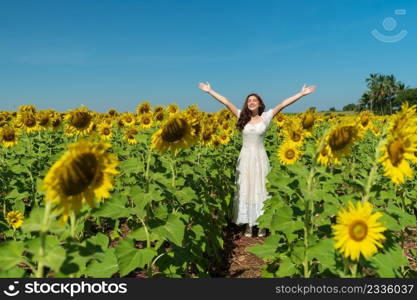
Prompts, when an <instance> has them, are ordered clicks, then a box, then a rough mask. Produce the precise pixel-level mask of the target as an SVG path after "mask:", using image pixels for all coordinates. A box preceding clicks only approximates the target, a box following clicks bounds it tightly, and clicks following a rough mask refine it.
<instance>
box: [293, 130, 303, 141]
mask: <svg viewBox="0 0 417 300" xmlns="http://www.w3.org/2000/svg"><path fill="white" fill-rule="evenodd" d="M291 139H292V140H293V141H294V142H299V141H300V140H301V135H299V134H298V133H296V132H293V133H292V136H291Z"/></svg>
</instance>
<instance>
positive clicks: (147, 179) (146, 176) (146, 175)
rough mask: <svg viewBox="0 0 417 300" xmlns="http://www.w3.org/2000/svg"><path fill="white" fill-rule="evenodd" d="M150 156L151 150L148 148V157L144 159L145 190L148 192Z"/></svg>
mask: <svg viewBox="0 0 417 300" xmlns="http://www.w3.org/2000/svg"><path fill="white" fill-rule="evenodd" d="M151 157H152V150H151V149H150V148H149V149H148V158H147V160H146V171H145V180H146V192H149V169H150V163H151Z"/></svg>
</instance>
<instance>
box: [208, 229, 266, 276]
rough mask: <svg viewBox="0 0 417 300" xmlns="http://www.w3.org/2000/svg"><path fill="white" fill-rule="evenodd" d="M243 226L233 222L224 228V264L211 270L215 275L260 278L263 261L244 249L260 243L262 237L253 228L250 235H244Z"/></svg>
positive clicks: (262, 239)
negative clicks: (252, 232)
mask: <svg viewBox="0 0 417 300" xmlns="http://www.w3.org/2000/svg"><path fill="white" fill-rule="evenodd" d="M244 230H245V226H236V225H234V224H231V225H229V226H228V227H227V228H225V231H224V236H225V241H224V250H225V251H224V257H223V259H224V264H223V265H222V266H221V267H220V269H217V270H213V272H212V275H214V276H215V277H226V278H261V277H262V265H263V264H264V261H263V260H262V259H260V258H258V257H257V256H255V255H253V254H251V253H248V252H246V249H247V248H249V247H251V246H252V245H255V244H262V243H263V241H264V239H265V238H264V237H257V236H256V234H257V231H256V230H254V234H253V236H252V237H245V235H244Z"/></svg>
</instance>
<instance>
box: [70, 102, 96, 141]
mask: <svg viewBox="0 0 417 300" xmlns="http://www.w3.org/2000/svg"><path fill="white" fill-rule="evenodd" d="M65 120H66V126H65V134H66V135H68V136H72V135H74V134H75V135H81V136H83V135H87V134H89V133H90V132H91V131H92V130H93V126H94V123H93V113H92V112H91V111H90V110H88V108H87V107H85V106H82V107H80V108H77V109H75V110H72V111H70V112H69V113H68V114H66V115H65Z"/></svg>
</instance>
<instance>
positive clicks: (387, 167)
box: [378, 103, 417, 184]
mask: <svg viewBox="0 0 417 300" xmlns="http://www.w3.org/2000/svg"><path fill="white" fill-rule="evenodd" d="M415 108H416V106H412V107H408V103H405V104H403V105H402V107H401V111H399V112H397V113H396V114H395V115H394V116H393V117H392V121H391V122H390V123H389V125H388V131H387V135H386V138H385V140H384V143H383V145H382V146H381V148H380V153H381V156H380V158H379V159H378V162H380V163H382V165H383V167H384V175H385V176H387V177H390V178H391V181H392V182H393V183H394V184H401V183H404V182H405V178H406V177H409V178H412V177H413V171H412V169H411V167H410V164H409V161H411V162H413V163H417V157H416V156H415V152H416V151H417V125H416V124H417V116H416V114H415Z"/></svg>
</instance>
